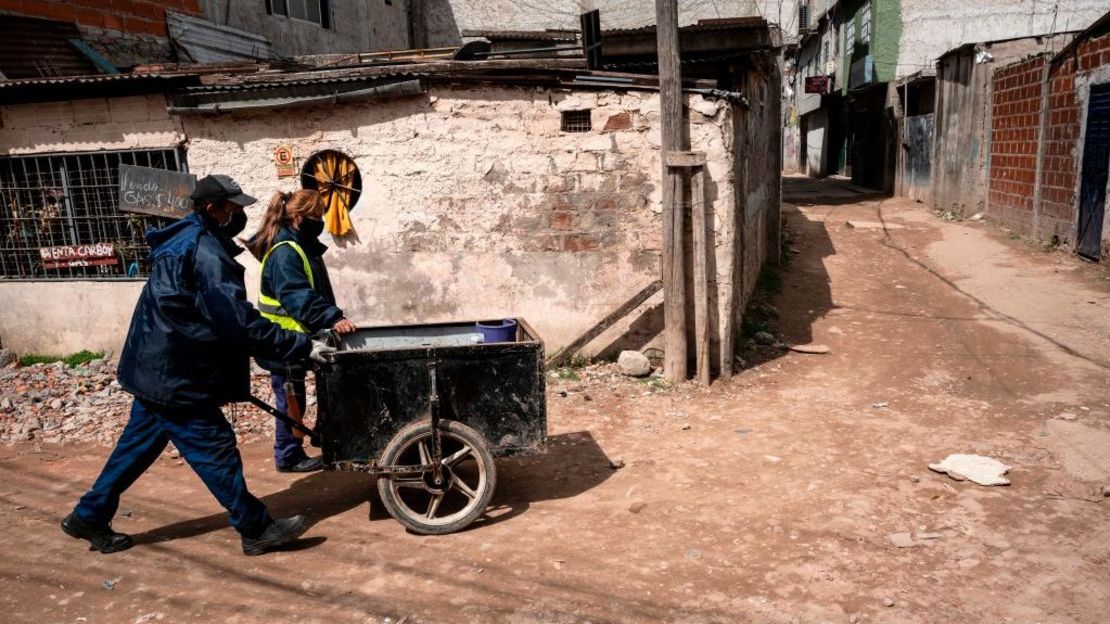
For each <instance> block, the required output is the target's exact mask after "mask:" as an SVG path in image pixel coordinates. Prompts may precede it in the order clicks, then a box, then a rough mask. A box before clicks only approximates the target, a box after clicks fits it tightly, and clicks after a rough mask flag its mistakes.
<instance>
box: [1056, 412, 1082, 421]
mask: <svg viewBox="0 0 1110 624" xmlns="http://www.w3.org/2000/svg"><path fill="white" fill-rule="evenodd" d="M1056 418H1058V419H1060V420H1075V419H1077V418H1079V417H1078V416H1076V415H1075V414H1072V413H1071V412H1062V413H1060V414H1057V416H1056Z"/></svg>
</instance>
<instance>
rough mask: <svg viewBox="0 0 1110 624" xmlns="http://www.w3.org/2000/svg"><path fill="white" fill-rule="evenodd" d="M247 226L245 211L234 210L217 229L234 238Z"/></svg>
mask: <svg viewBox="0 0 1110 624" xmlns="http://www.w3.org/2000/svg"><path fill="white" fill-rule="evenodd" d="M246 227H247V213H245V212H236V213H234V214H232V215H231V219H229V220H228V222H227V223H226V224H224V225H221V226H219V227H218V228H217V229H218V230H219V231H220V234H223V235H224V236H226V237H227V238H229V239H232V238H235V237H236V236H238V235H239V233H240V232H242V231H243V229H244V228H246Z"/></svg>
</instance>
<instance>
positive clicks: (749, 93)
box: [0, 27, 780, 370]
mask: <svg viewBox="0 0 1110 624" xmlns="http://www.w3.org/2000/svg"><path fill="white" fill-rule="evenodd" d="M764 28H765V27H764ZM709 32H711V33H713V34H714V36H717V35H721V32H722V31H720V30H719V29H716V28H712V29H710V31H709ZM693 34H698V31H697V30H695V31H693ZM628 37H630V39H629V40H628V41H626V42H625V44H622V45H625V48H626V49H629V50H631V49H633V48H634V47H635V46H633V45H632V44H633V43H635V41H641V40H642V41H643V42H648V41H650V40H653V39H654V34H653V33H650V32H645V33H636V34H635V35H629V36H628ZM632 38H634V39H635V41H633V40H632ZM721 38H722V40H724V39H728V40H730V41H735V39H734V38H732V37H731V36H728V33H727V32H725V33H724V34H723V35H721ZM765 40H766V39H765V38H763V39H759V41H765ZM610 41H612V42H614V43H620V39H619V38H616V37H615V38H611V39H610ZM761 45H763V44H761ZM774 59H775V56H774V50H771V49H767V48H759V47H758V46H755V47H752V48H751V49H750V50H749V51H748V52H745V53H743V54H737V55H733V57H732V59H731V60H730V63H729V64H728V65H721V64H719V63H716V62H710V61H707V62H706V63H707V64H706V65H705V67H706V69H705V70H704V71H705V72H706V75H713V74H714V73H715V72H724V75H725V76H728V77H729V78H727V79H726V78H724V77H722V78H720V79H717V80H704V79H703V80H700V81H699V80H695V81H694V82H691V83H689V87H688V90H687V95H686V97H687V106H688V110H689V113H688V120H687V121H688V124H689V136H690V142H691V149H693V150H695V151H699V152H703V153H704V154H705V158H706V165H705V173H706V177H707V181H706V188H707V197H706V201H707V202H708V205H709V206H710V208H711V210H710V214H711V215H712V219H711V224H712V237H711V240H713V241H714V242H715V245H714V253H713V259H714V260H713V261H714V265H715V266H714V267H713V272H712V273H711V276H712V277H711V290H712V293H711V294H712V296H711V301H712V302H713V305H714V317H715V319H717V321H716V325H715V329H714V331H713V332H712V334H713V338H712V341H713V352H714V357H715V361H716V362H717V365H716V366H715V367H716V368H720V369H722V370H731V365H732V360H733V356H732V353H733V347H734V345H735V342H736V340H737V332H738V329H737V328H738V327H739V320H740V315H741V313H742V310H743V304H744V302H745V301H746V299H747V297H748V295H750V293H751V291H752V290H753V289H754V286H755V282H756V276H757V275H758V271H759V268H760V266H761V265H762V263H763V260H764V259H765V258H766V257H767V256H768V255H769V254H771V253H773V250H775V249H777V247H776V246H775V245H774V244H773V242H774V241H777V240H778V236H779V233H778V171H779V169H780V163H779V162H778V161H777V160H776V159H774V158H770V159H768V158H767V157H766V153H765V151H766V150H765V146H766V145H768V144H774V143H775V142H777V141H778V132H779V131H780V126H779V123H778V120H779V119H780V113H779V107H778V102H779V100H778V98H777V97H773V94H775V93H777V92H778V89H779V82H778V74H777V71H778V65H777V63H776V62H775V60H774ZM698 63H699V61H697V60H692V61H691V63H690V66H691V67H692V68H694V69H691V70H690V73H691V75H694V74H696V73H697V69H696V68H697V67H698V66H699V65H698ZM553 66H554V67H553ZM715 67H720V68H723V69H713V68H715ZM201 69H202V68H198V69H197V71H196V72H194V73H188V72H186V73H180V72H176V73H164V74H160V73H149V74H141V73H135V74H125V75H122V76H101V77H78V78H54V79H38V80H26V81H8V82H7V83H0V98H2V99H3V101H4V102H5V104H4V105H2V106H0V116H2V118H3V124H4V128H5V130H4V132H3V133H0V154H3V157H0V192H3V193H5V200H6V201H5V203H4V204H2V205H0V273H2V275H0V296H3V297H4V298H5V300H6V301H9V302H11V303H10V305H9V306H6V308H7V309H6V310H5V311H2V312H0V336H2V337H3V340H4V344H5V346H6V347H10V348H14V349H16V350H19V351H34V352H69V351H75V350H79V349H84V348H97V349H106V350H115V349H117V348H118V347H119V346H120V344H121V343H122V340H123V337H124V333H125V332H126V327H127V321H128V318H129V316H130V313H131V309H132V306H133V305H134V301H135V299H136V297H137V295H138V292H139V291H140V290H141V288H142V286H143V281H142V280H143V277H144V275H145V272H146V270H147V267H146V265H145V253H146V249H145V243H144V241H143V237H142V234H143V232H144V230H145V229H146V228H147V227H149V226H152V225H157V224H159V223H160V221H159V220H158V219H155V218H152V217H147V216H144V215H135V214H128V213H122V212H120V211H119V210H118V185H119V168H120V166H121V165H124V164H137V165H141V166H146V167H154V168H161V169H171V170H177V171H185V172H189V173H192V174H195V175H198V176H200V175H205V174H209V173H226V174H229V175H232V176H234V177H235V178H236V179H237V180H239V181H240V183H241V184H242V185H243V186H244V188H245V189H247V191H248V192H250V193H252V194H254V195H256V196H258V197H259V198H261V199H263V201H262V202H260V203H259V204H258V205H257V206H254V207H252V208H251V209H250V210H249V212H248V214H249V216H250V219H251V225H250V226H248V228H249V227H253V226H254V225H255V224H256V223H257V222H258V219H259V218H260V215H261V211H262V209H263V206H264V204H265V199H266V198H267V197H268V196H269V195H270V194H271V193H273V192H275V191H278V190H291V189H294V188H299V187H301V186H306V185H308V184H309V183H310V182H311V178H312V177H313V174H312V172H313V171H314V170H313V169H312V166H313V163H317V162H319V161H320V159H321V158H323V157H324V155H326V156H327V158H335V159H343V160H344V162H347V163H349V164H350V166H351V167H352V168H353V169H354V170H355V172H356V175H355V176H354V179H357V184H356V185H354V186H355V187H356V188H357V192H355V193H353V194H352V195H351V196H350V197H349V199H350V216H351V220H352V225H353V231H352V232H351V233H350V234H348V235H346V236H343V237H337V238H335V239H334V240H329V241H327V242H328V244H329V245H330V246H331V251H329V253H328V256H327V261H328V263H329V266H330V267H331V269H332V277H333V282H334V284H335V287H336V290H337V293H338V294H339V303H340V305H341V306H343V307H344V309H345V310H346V311H347V313H348V316H349V317H351V318H352V319H354V320H356V321H358V322H359V323H363V324H398V323H410V322H432V321H441V320H465V319H479V318H489V317H500V316H522V317H524V318H527V319H528V320H529V321H530V322H531V323H532V324H533V326H535V327H536V328H537V329H538V330H539V331H540V333H541V335H542V336H543V337H544V338H545V339H546V340H547V342H548V345H549V349H552V350H554V349H556V348H558V347H559V346H561V345H564V344H566V343H569V342H570V341H572V340H573V339H574V338H576V337H578V336H579V335H580V334H582V333H583V332H585V331H586V330H587V329H589V328H590V327H591V326H592V325H593V324H594V323H596V322H597V321H598V320H599V319H600V318H603V317H604V316H606V315H607V314H608V313H609V312H611V311H612V310H613V309H616V308H618V307H620V306H621V304H623V303H624V302H626V301H628V300H629V299H630V298H632V297H633V296H634V295H635V294H637V293H638V292H640V291H641V290H643V289H644V288H645V287H646V286H648V285H650V284H651V283H652V282H653V281H655V280H658V279H659V276H660V271H661V268H660V256H661V244H662V240H661V238H662V233H661V231H662V219H661V207H660V202H661V193H660V190H659V176H660V172H661V167H662V164H661V162H660V152H659V137H660V125H659V124H660V121H659V103H658V102H659V100H658V93H657V89H658V86H657V79H656V78H655V77H654V76H651V75H645V76H644V77H643V78H642V79H631V78H629V77H628V76H629V74H628V73H623V74H619V75H615V76H610V75H608V74H605V73H604V72H589V71H588V70H586V69H585V67H584V63H583V62H582V61H578V60H574V59H570V60H563V61H552V60H547V61H543V62H536V61H529V60H522V61H515V60H505V61H473V62H467V63H447V64H443V63H440V64H435V65H431V64H416V65H400V66H399V65H386V66H373V65H369V66H365V67H356V68H351V67H346V68H341V69H329V68H327V67H301V68H297V69H289V70H285V71H275V70H274V68H272V67H269V68H266V67H264V66H259V67H258V68H257V69H252V68H240V70H237V71H238V73H236V72H230V73H219V74H209V73H203V72H202V71H201ZM263 69H264V70H265V71H262V70H263ZM226 71H228V70H226V69H225V72H226ZM322 96H323V98H322ZM321 99H324V100H326V102H324V101H321ZM279 151H280V152H281V153H284V154H289V155H290V156H291V157H292V163H293V167H292V172H290V171H289V167H288V166H286V167H279V166H278V164H279V163H278V162H276V161H275V158H276V154H277V153H278V152H279ZM286 164H288V163H286ZM325 238H327V237H326V236H325ZM63 246H64V247H74V246H85V247H90V248H96V249H98V250H99V249H109V250H110V253H108V254H107V256H108V257H103V258H102V259H103V260H104V263H103V264H92V265H85V264H81V263H76V264H74V263H71V264H68V265H64V266H58V265H56V263H52V262H48V261H47V260H46V258H47V255H46V254H44V253H43V252H42V250H43V249H53V248H56V247H63ZM242 261H243V263H244V265H245V266H246V268H247V275H248V278H247V279H248V283H249V284H254V283H256V282H255V280H256V279H257V269H258V267H257V263H255V262H254V261H253V259H249V258H246V257H242ZM252 289H253V287H252ZM660 299H661V296H660V295H656V296H655V297H654V298H652V299H649V300H647V301H646V302H644V303H643V304H642V305H641V306H639V307H638V308H637V309H636V310H635V311H634V312H633V313H632V314H631V315H630V316H629V317H628V318H627V319H626V320H625V321H623V322H622V323H619V324H618V325H617V326H615V327H613V328H611V329H610V330H609V331H607V332H606V333H604V334H602V335H601V336H600V337H598V338H597V339H596V340H594V342H593V343H591V344H590V345H589V346H588V348H587V349H586V351H585V352H586V353H593V354H597V353H608V352H612V351H613V350H616V349H619V348H622V347H624V346H632V347H642V346H645V345H648V344H652V343H653V341H656V340H657V339H658V334H659V331H660V330H661V328H662V308H661V301H660ZM41 328H50V329H49V331H42V330H41Z"/></svg>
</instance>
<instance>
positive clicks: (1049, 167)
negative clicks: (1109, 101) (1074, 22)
mask: <svg viewBox="0 0 1110 624" xmlns="http://www.w3.org/2000/svg"><path fill="white" fill-rule="evenodd" d="M1103 65H1110V35H1103V36H1102V37H1098V38H1093V39H1088V40H1087V41H1084V42H1082V43H1081V44H1079V45H1078V46H1077V47H1076V49H1075V52H1074V54H1072V55H1069V57H1068V58H1066V59H1063V60H1062V61H1061V62H1059V63H1057V64H1056V65H1055V66H1053V68H1052V77H1051V81H1050V83H1049V88H1050V89H1051V91H1050V95H1049V100H1048V111H1049V116H1048V121H1047V124H1046V130H1045V158H1044V166H1043V168H1042V171H1041V206H1040V208H1041V215H1042V219H1044V220H1045V221H1046V226H1048V227H1046V228H1042V229H1048V230H1053V231H1049V233H1048V235H1049V236H1051V234H1053V233H1059V232H1056V231H1062V232H1063V233H1065V234H1069V235H1070V236H1068V238H1069V239H1070V238H1073V237H1074V233H1072V232H1071V230H1073V229H1074V227H1075V220H1076V217H1077V214H1078V212H1077V211H1078V202H1079V198H1078V186H1077V185H1078V183H1079V178H1078V176H1079V167H1080V159H1081V158H1082V156H1081V155H1082V153H1083V149H1082V146H1081V145H1080V143H1079V138H1080V137H1079V134H1080V129H1081V128H1082V116H1083V114H1084V111H1083V107H1082V106H1081V104H1080V101H1079V98H1078V94H1077V93H1076V77H1077V76H1078V75H1079V74H1081V73H1086V72H1090V71H1092V70H1094V69H1097V68H1099V67H1101V66H1103ZM1053 222H1055V223H1053Z"/></svg>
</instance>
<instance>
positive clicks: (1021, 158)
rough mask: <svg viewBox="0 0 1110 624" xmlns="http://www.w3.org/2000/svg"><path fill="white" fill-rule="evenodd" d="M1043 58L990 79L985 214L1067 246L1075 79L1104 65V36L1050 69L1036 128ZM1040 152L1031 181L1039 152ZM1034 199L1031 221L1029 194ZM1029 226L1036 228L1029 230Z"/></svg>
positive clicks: (1078, 108)
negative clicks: (1043, 112)
mask: <svg viewBox="0 0 1110 624" xmlns="http://www.w3.org/2000/svg"><path fill="white" fill-rule="evenodd" d="M1046 62H1047V61H1046V59H1045V57H1039V58H1034V59H1030V60H1026V61H1022V62H1020V63H1015V64H1013V65H1009V66H1007V67H1004V68H1002V69H999V70H998V71H997V72H996V73H995V76H994V93H993V98H994V99H993V102H992V105H993V106H992V114H993V119H992V123H991V141H992V142H991V164H990V180H989V187H988V188H989V190H988V195H987V197H988V213H989V214H990V216H991V218H992V219H993V220H996V221H998V222H1000V223H1002V224H1003V225H1006V226H1007V227H1010V228H1012V229H1014V230H1015V231H1018V232H1021V233H1022V234H1027V235H1031V236H1033V237H1034V238H1036V239H1039V240H1045V241H1048V240H1051V239H1052V238H1053V237H1057V238H1058V239H1059V240H1060V241H1061V242H1065V243H1069V244H1070V243H1073V242H1074V238H1075V221H1076V216H1077V213H1078V197H1077V193H1078V190H1077V189H1078V186H1077V185H1078V176H1079V167H1080V162H1079V160H1080V158H1081V154H1082V153H1083V149H1082V144H1081V143H1080V132H1081V128H1082V121H1083V120H1082V117H1083V115H1084V109H1083V106H1082V103H1081V102H1080V98H1079V93H1078V92H1077V85H1078V81H1077V78H1078V77H1079V76H1081V75H1084V74H1087V73H1089V72H1091V71H1094V70H1096V69H1098V68H1100V67H1103V66H1106V65H1110V34H1106V35H1102V36H1101V37H1093V38H1091V39H1087V40H1085V41H1083V42H1081V43H1080V44H1079V45H1077V46H1076V47H1075V48H1074V49H1073V50H1072V51H1071V52H1070V53H1069V54H1068V55H1067V56H1065V57H1064V58H1061V59H1058V60H1057V62H1056V63H1054V64H1053V65H1052V66H1051V67H1050V68H1049V80H1048V89H1049V94H1048V98H1047V100H1046V106H1047V111H1046V113H1047V115H1046V116H1045V119H1044V122H1045V123H1044V127H1043V128H1042V127H1041V110H1040V107H1041V85H1042V78H1043V76H1044V74H1043V68H1044V64H1045V63H1046ZM1041 132H1043V133H1044V154H1043V157H1042V163H1041V173H1040V179H1039V180H1038V179H1037V148H1038V140H1039V137H1040V133H1041ZM1038 185H1039V186H1040V201H1039V204H1038V205H1037V206H1036V214H1037V218H1036V219H1034V205H1033V201H1034V197H1035V194H1036V187H1037V186H1038ZM1034 221H1036V223H1034ZM1034 228H1035V231H1034Z"/></svg>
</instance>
